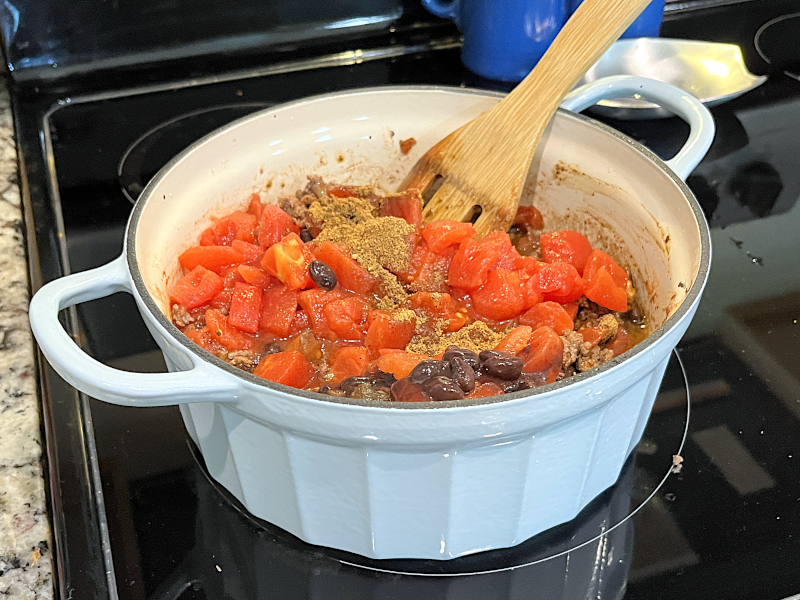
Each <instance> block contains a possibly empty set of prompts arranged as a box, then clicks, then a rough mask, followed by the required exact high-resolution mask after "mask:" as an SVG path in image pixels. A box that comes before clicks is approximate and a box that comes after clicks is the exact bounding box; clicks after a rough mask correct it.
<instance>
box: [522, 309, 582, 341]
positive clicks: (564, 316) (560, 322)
mask: <svg viewBox="0 0 800 600" xmlns="http://www.w3.org/2000/svg"><path fill="white" fill-rule="evenodd" d="M519 322H520V323H522V324H523V325H529V326H530V327H532V328H533V329H538V328H539V327H544V326H547V327H550V328H551V329H553V330H554V331H555V332H556V333H557V334H559V335H564V332H565V331H573V330H574V329H575V324H574V323H573V321H572V319H570V317H569V314H568V313H567V311H566V310H564V307H563V306H561V305H560V304H558V303H557V302H540V303H539V304H537V305H536V306H534V307H533V308H531V309H530V310H528V311H527V312H526V313H525V314H524V315H522V316H521V317H520V319H519Z"/></svg>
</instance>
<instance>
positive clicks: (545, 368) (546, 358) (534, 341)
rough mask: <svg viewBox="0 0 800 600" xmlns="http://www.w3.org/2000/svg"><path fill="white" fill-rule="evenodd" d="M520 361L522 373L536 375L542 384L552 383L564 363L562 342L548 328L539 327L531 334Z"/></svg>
mask: <svg viewBox="0 0 800 600" xmlns="http://www.w3.org/2000/svg"><path fill="white" fill-rule="evenodd" d="M522 360H523V362H524V364H523V366H522V371H523V372H525V373H533V374H535V375H538V376H539V378H540V382H541V383H542V384H545V383H553V382H554V381H555V380H556V378H557V377H558V373H559V372H560V371H561V364H562V362H563V361H564V342H562V341H561V338H560V337H559V335H558V334H557V333H556V332H555V331H553V330H552V329H551V328H550V327H539V328H538V329H536V330H535V331H534V332H533V335H532V336H531V341H530V343H529V344H528V349H527V351H526V354H525V355H524V356H523V357H522Z"/></svg>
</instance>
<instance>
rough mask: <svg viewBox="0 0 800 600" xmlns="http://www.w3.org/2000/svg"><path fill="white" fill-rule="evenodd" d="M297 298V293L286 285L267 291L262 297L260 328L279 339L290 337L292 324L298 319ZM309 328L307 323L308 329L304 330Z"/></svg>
mask: <svg viewBox="0 0 800 600" xmlns="http://www.w3.org/2000/svg"><path fill="white" fill-rule="evenodd" d="M297 297H298V293H297V291H296V290H292V289H290V288H288V287H286V286H285V285H277V286H275V287H272V288H270V289H268V290H266V291H265V292H264V295H263V296H262V297H261V315H260V318H259V320H258V328H259V329H261V330H262V331H266V332H269V333H272V334H275V335H277V336H279V337H286V336H287V335H289V333H290V331H291V328H292V323H293V322H294V320H295V319H296V317H297ZM301 312H302V311H301ZM307 327H308V323H307V322H306V327H304V328H303V329H305V328H307Z"/></svg>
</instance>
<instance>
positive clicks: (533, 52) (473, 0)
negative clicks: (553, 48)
mask: <svg viewBox="0 0 800 600" xmlns="http://www.w3.org/2000/svg"><path fill="white" fill-rule="evenodd" d="M568 4H569V0H450V1H447V2H446V1H444V0H422V5H423V6H424V7H425V8H427V9H428V10H429V11H430V12H432V13H433V14H435V15H436V16H437V17H443V18H445V19H452V20H453V21H455V23H456V25H457V26H458V28H459V29H460V30H461V33H463V34H464V47H463V49H462V51H461V61H462V62H463V63H464V65H465V66H466V67H467V68H468V69H469V70H470V71H472V72H474V73H477V74H478V75H482V76H483V77H487V78H489V79H497V80H500V81H521V80H522V79H523V78H524V77H525V76H526V75H527V74H528V73H530V71H531V69H533V67H534V65H536V63H537V62H538V61H539V59H540V58H541V57H542V56H543V55H544V53H545V51H546V50H547V48H548V47H549V46H550V43H551V42H552V41H553V39H555V37H556V35H557V34H558V32H559V30H560V29H561V27H562V26H563V25H564V23H566V21H567V11H568V9H569V6H568Z"/></svg>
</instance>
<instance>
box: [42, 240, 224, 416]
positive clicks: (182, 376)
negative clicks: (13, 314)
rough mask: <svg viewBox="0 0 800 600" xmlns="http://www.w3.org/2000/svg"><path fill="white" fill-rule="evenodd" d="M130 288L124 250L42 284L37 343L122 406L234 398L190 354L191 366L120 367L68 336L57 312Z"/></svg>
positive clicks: (71, 374) (69, 378) (76, 381)
mask: <svg viewBox="0 0 800 600" xmlns="http://www.w3.org/2000/svg"><path fill="white" fill-rule="evenodd" d="M122 291H125V292H128V293H131V291H132V290H131V283H130V278H129V276H128V269H127V265H126V262H125V255H124V254H123V255H121V256H120V257H119V258H117V259H115V260H113V261H111V262H110V263H108V264H106V265H103V266H102V267H98V268H96V269H91V270H89V271H83V272H81V273H76V274H74V275H67V276H66V277H61V278H60V279H56V280H54V281H51V282H50V283H48V284H47V285H45V286H44V287H42V288H41V289H40V290H39V291H38V292H36V294H35V295H34V296H33V298H32V299H31V304H30V308H29V316H30V323H31V329H32V330H33V335H34V336H35V337H36V341H37V343H38V344H39V348H40V349H41V350H42V353H43V354H44V355H45V357H46V358H47V360H48V361H49V362H50V364H51V365H53V368H54V369H55V370H56V372H58V374H59V375H61V377H63V378H64V380H65V381H66V382H67V383H69V384H70V385H72V386H74V387H76V388H77V389H79V390H80V391H82V392H84V393H86V394H88V395H90V396H92V397H94V398H98V399H100V400H105V401H106V402H111V403H113V404H120V405H123V406H171V405H175V404H185V403H188V402H225V401H231V400H235V399H236V396H237V388H238V386H237V385H236V384H235V383H233V382H230V381H225V378H224V377H221V376H220V374H219V373H218V372H217V373H215V369H214V368H213V367H211V366H210V365H207V364H206V363H204V362H203V361H202V360H201V359H199V358H198V357H195V356H192V355H190V354H189V353H187V356H189V359H190V360H191V361H192V364H193V368H192V369H190V370H189V371H180V372H176V373H131V372H128V371H120V370H119V369H114V368H112V367H109V366H107V365H104V364H103V363H101V362H99V361H97V360H95V359H94V358H92V357H91V356H89V355H88V354H86V353H85V352H84V351H83V350H81V348H80V347H79V346H78V344H76V343H75V342H74V341H73V339H72V338H71V337H70V336H69V335H67V332H66V331H64V328H63V327H62V326H61V322H60V321H59V320H58V313H59V311H61V310H63V309H64V308H68V307H70V306H72V305H74V304H79V303H81V302H87V301H89V300H94V299H96V298H103V297H105V296H109V295H111V294H113V293H115V292H122Z"/></svg>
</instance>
